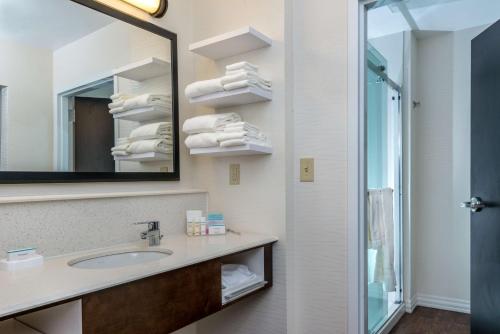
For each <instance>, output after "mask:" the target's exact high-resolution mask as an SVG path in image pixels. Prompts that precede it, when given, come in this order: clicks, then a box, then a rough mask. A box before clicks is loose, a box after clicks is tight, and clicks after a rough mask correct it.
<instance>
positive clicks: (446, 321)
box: [390, 307, 470, 334]
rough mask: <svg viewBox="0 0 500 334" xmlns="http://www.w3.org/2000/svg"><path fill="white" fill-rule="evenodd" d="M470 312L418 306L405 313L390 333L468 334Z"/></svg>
mask: <svg viewBox="0 0 500 334" xmlns="http://www.w3.org/2000/svg"><path fill="white" fill-rule="evenodd" d="M469 326H470V316H469V315H468V314H463V313H456V312H450V311H443V310H437V309H432V308H426V307H417V308H416V309H415V311H413V313H412V314H405V315H404V316H403V318H401V320H400V321H399V322H398V324H397V325H396V327H394V329H393V330H392V331H391V333H390V334H468V333H469V332H470V330H469Z"/></svg>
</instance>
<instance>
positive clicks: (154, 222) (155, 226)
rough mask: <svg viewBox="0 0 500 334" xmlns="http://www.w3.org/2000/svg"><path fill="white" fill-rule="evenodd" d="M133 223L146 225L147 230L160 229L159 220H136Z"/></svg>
mask: <svg viewBox="0 0 500 334" xmlns="http://www.w3.org/2000/svg"><path fill="white" fill-rule="evenodd" d="M134 225H148V230H150V231H154V230H159V229H160V222H159V221H157V220H152V221H145V222H138V223H134Z"/></svg>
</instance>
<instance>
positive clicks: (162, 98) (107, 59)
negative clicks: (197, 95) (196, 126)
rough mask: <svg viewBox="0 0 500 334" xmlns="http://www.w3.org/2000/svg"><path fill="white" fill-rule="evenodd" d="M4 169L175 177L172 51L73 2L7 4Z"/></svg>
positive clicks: (1, 30)
mask: <svg viewBox="0 0 500 334" xmlns="http://www.w3.org/2000/svg"><path fill="white" fill-rule="evenodd" d="M0 41H1V44H2V49H1V50H2V51H1V52H0V122H1V126H0V170H1V171H38V172H47V171H59V172H173V171H174V170H173V168H174V167H173V166H174V162H173V152H174V143H175V140H174V138H173V131H172V111H173V107H172V81H171V80H172V76H171V50H170V47H171V44H170V41H169V40H168V39H166V38H164V37H162V36H159V35H156V34H153V33H151V32H149V31H146V30H143V29H141V28H138V27H135V26H133V25H130V24H128V23H125V22H122V21H119V20H117V19H114V18H112V17H109V16H107V15H104V14H102V13H99V12H97V11H94V10H92V9H89V8H87V7H84V6H82V5H79V4H77V3H74V2H72V1H68V0H44V1H39V0H0Z"/></svg>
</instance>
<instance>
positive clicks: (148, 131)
mask: <svg viewBox="0 0 500 334" xmlns="http://www.w3.org/2000/svg"><path fill="white" fill-rule="evenodd" d="M171 135H172V123H171V122H159V123H152V124H146V125H143V126H140V127H138V128H137V129H134V130H132V132H131V133H130V136H129V139H130V141H137V140H142V139H146V137H147V138H151V137H154V136H162V137H168V136H171Z"/></svg>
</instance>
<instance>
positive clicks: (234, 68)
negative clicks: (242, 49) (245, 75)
mask: <svg viewBox="0 0 500 334" xmlns="http://www.w3.org/2000/svg"><path fill="white" fill-rule="evenodd" d="M242 69H249V70H252V71H255V72H257V71H258V70H259V67H258V66H257V65H254V64H252V63H249V62H247V61H242V62H239V63H234V64H231V65H227V66H226V71H237V70H242Z"/></svg>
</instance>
